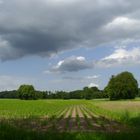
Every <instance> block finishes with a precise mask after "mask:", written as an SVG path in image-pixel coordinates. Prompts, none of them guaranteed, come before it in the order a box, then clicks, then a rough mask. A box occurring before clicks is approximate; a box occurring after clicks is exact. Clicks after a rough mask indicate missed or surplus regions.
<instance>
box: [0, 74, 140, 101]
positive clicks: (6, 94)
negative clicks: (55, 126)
mask: <svg viewBox="0 0 140 140" xmlns="http://www.w3.org/2000/svg"><path fill="white" fill-rule="evenodd" d="M136 96H137V97H140V89H139V88H138V82H137V80H136V79H135V78H134V76H133V74H132V73H130V72H122V73H120V74H118V75H112V77H111V78H110V80H109V82H108V85H107V86H106V87H105V89H104V90H100V89H98V88H97V87H90V88H89V87H84V88H83V89H82V90H75V91H70V92H66V91H55V92H52V91H36V90H35V89H34V87H33V86H32V85H21V86H20V87H19V89H18V90H13V91H3V92H0V98H14V99H16V98H17V99H18V98H19V99H23V100H32V99H34V100H36V99H87V100H89V99H99V98H110V100H118V99H134V98H135V97H136Z"/></svg>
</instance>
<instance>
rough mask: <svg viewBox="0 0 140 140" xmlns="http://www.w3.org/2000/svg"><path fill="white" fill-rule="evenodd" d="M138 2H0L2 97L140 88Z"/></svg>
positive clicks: (46, 0) (4, 0) (102, 0)
mask: <svg viewBox="0 0 140 140" xmlns="http://www.w3.org/2000/svg"><path fill="white" fill-rule="evenodd" d="M139 7H140V1H139V0H116V1H114V0H10V1H9V0H0V91H3V90H14V89H17V88H18V87H19V86H20V85H21V84H32V85H34V87H35V88H36V89H37V90H52V91H55V90H66V91H71V90H76V89H82V88H83V87H85V86H89V87H92V86H97V87H99V88H100V89H104V87H105V86H106V85H107V83H108V81H109V79H110V77H111V75H116V74H118V73H120V72H122V71H129V72H132V73H133V74H134V76H135V78H136V79H137V81H138V82H139V83H140V72H139V70H140V9H139Z"/></svg>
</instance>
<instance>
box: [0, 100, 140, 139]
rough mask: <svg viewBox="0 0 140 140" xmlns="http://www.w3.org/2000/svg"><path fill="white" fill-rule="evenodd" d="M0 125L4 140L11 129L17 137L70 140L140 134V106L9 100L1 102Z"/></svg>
mask: <svg viewBox="0 0 140 140" xmlns="http://www.w3.org/2000/svg"><path fill="white" fill-rule="evenodd" d="M0 123H1V126H0V130H1V131H0V136H3V139H4V138H5V135H9V136H10V134H11V135H12V133H11V129H12V131H14V130H15V132H14V133H16V132H18V131H19V132H21V131H22V132H24V131H27V132H28V133H29V132H30V133H35V135H36V134H37V133H39V134H40V135H41V134H42V135H47V134H48V133H57V134H62V136H63V135H66V133H67V135H66V136H68V135H75V134H77V135H79V134H80V133H82V134H81V135H83V136H84V137H85V136H87V137H90V138H91V137H93V136H94V135H96V134H98V133H100V134H101V135H103V136H104V134H106V135H111V134H112V135H113V134H119V133H129V132H132V133H136V132H137V131H139V130H140V129H139V125H140V102H139V99H137V100H126V101H108V100H36V101H25V100H10V99H6V100H0ZM10 128H11V129H10ZM4 129H5V130H6V131H7V134H6V133H5V132H4ZM9 129H10V130H9ZM2 130H3V131H2ZM8 133H10V134H8ZM18 135H19V133H18V134H17V136H18ZM24 135H26V132H25V134H24ZM31 136H32V134H31ZM131 136H133V135H131ZM136 136H137V135H136ZM44 137H45V136H44ZM95 137H96V136H95ZM95 137H94V138H95ZM97 137H98V138H99V136H97ZM129 138H131V137H129ZM13 139H14V138H13ZM42 139H43V138H42ZM107 139H108V138H107ZM135 139H136V138H135Z"/></svg>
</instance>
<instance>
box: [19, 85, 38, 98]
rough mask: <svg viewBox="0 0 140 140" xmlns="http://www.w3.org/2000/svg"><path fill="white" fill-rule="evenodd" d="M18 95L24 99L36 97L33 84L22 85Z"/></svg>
mask: <svg viewBox="0 0 140 140" xmlns="http://www.w3.org/2000/svg"><path fill="white" fill-rule="evenodd" d="M17 93H18V97H19V98H20V99H24V100H29V99H30V100H31V99H36V98H37V96H36V92H35V89H34V87H33V86H32V85H21V86H20V87H19V89H18V90H17Z"/></svg>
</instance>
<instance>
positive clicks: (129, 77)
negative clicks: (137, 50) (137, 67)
mask: <svg viewBox="0 0 140 140" xmlns="http://www.w3.org/2000/svg"><path fill="white" fill-rule="evenodd" d="M105 92H107V93H108V94H109V97H110V100H113V99H115V100H116V99H134V98H135V96H136V95H137V94H138V82H137V80H136V79H135V78H134V76H133V74H132V73H130V72H122V73H120V74H118V75H116V76H112V77H111V79H110V81H109V83H108V85H107V87H106V88H105Z"/></svg>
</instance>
